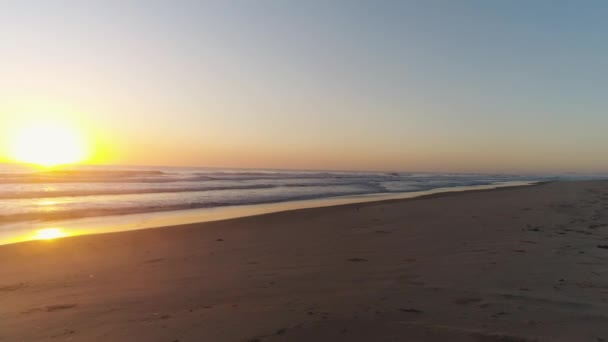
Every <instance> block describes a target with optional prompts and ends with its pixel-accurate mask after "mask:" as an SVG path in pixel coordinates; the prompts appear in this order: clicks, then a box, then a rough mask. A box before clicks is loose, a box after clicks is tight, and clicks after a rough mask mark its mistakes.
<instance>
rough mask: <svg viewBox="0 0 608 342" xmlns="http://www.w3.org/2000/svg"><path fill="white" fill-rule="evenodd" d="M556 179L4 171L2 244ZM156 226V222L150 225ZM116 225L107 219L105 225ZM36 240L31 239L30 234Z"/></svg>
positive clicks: (3, 167) (121, 169)
mask: <svg viewBox="0 0 608 342" xmlns="http://www.w3.org/2000/svg"><path fill="white" fill-rule="evenodd" d="M551 179H556V177H555V176H539V175H525V176H524V175H504V174H452V173H408V172H395V173H393V172H346V171H345V172H337V171H294V170H263V169H260V170H252V169H247V170H243V169H218V168H177V167H137V166H80V167H70V168H61V169H50V170H41V169H32V168H29V167H25V166H19V165H10V164H0V243H3V242H7V241H9V242H10V241H17V240H19V241H22V240H29V239H30V238H27V237H26V236H25V234H26V233H25V231H30V230H34V229H40V227H43V226H53V227H55V226H57V224H55V223H57V222H59V223H61V225H62V226H65V223H66V222H68V221H69V222H72V223H73V222H78V221H77V220H79V219H86V218H97V220H98V225H99V222H103V221H99V218H104V217H113V219H117V217H118V218H120V217H130V216H129V215H134V214H142V213H163V212H165V213H166V212H172V214H173V215H175V214H179V211H185V210H189V211H190V212H191V211H192V210H198V211H199V212H200V211H204V210H205V209H214V208H226V207H230V208H237V207H241V206H252V205H254V206H260V205H264V204H273V203H285V202H301V201H310V200H318V199H328V198H349V197H353V198H354V197H357V196H372V197H373V196H375V195H382V196H386V195H390V194H403V193H419V192H425V191H429V190H433V189H447V190H449V189H450V188H461V187H467V188H469V187H475V186H487V185H509V184H513V185H517V184H524V183H526V182H536V181H544V180H551ZM147 218H148V219H149V216H148V217H147ZM108 220H109V219H106V221H105V222H110V221H108ZM27 234H29V233H27Z"/></svg>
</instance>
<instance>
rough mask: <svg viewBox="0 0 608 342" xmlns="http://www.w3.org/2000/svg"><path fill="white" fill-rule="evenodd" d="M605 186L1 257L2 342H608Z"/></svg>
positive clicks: (458, 198) (364, 209) (450, 197)
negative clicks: (535, 341)
mask: <svg viewBox="0 0 608 342" xmlns="http://www.w3.org/2000/svg"><path fill="white" fill-rule="evenodd" d="M607 210H608V182H555V183H549V184H543V185H538V186H530V187H520V188H503V189H497V190H487V191H473V192H464V193H448V194H441V195H433V196H429V197H423V198H417V199H410V200H395V201H386V202H373V203H359V204H351V205H344V206H335V207H325V208H315V209H303V210H295V211H287V212H280V213H273V214H267V215H261V216H256V217H248V218H241V219H233V220H227V221H219V222H208V223H199V224H191V225H185V226H179V227H168V228H159V229H149V230H141V231H132V232H122V233H111V234H103V235H90V236H80V237H72V238H65V239H58V240H52V241H35V242H27V243H20V244H14V245H7V246H0V260H1V261H0V341H7V342H8V341H10V342H12V341H47V340H48V341H55V340H56V341H66V340H71V341H102V340H103V341H167V342H176V341H179V342H187V341H250V342H253V341H534V340H538V341H608V268H607V266H608V215H607V213H608V211H607Z"/></svg>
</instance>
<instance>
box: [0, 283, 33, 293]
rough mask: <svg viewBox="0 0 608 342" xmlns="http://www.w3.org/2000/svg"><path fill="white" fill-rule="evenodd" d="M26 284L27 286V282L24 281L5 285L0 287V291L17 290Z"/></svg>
mask: <svg viewBox="0 0 608 342" xmlns="http://www.w3.org/2000/svg"><path fill="white" fill-rule="evenodd" d="M26 286H27V284H25V283H19V284H12V285H6V286H2V287H0V292H12V291H17V290H20V289H22V288H24V287H26Z"/></svg>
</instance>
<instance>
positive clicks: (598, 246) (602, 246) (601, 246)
mask: <svg viewBox="0 0 608 342" xmlns="http://www.w3.org/2000/svg"><path fill="white" fill-rule="evenodd" d="M597 248H603V249H608V245H597Z"/></svg>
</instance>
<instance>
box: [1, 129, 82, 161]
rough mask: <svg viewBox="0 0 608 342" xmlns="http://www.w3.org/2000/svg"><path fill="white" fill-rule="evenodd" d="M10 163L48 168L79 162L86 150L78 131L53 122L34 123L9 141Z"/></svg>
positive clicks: (15, 134) (17, 132)
mask: <svg viewBox="0 0 608 342" xmlns="http://www.w3.org/2000/svg"><path fill="white" fill-rule="evenodd" d="M10 145H11V146H10V147H11V148H10V153H11V154H12V157H13V159H14V160H16V161H19V162H24V163H31V164H37V165H40V166H44V167H51V166H56V165H61V164H71V163H76V162H81V161H83V159H85V157H86V155H87V147H86V144H85V141H84V139H83V138H82V137H81V136H80V134H79V132H77V131H76V130H74V129H72V128H71V127H69V126H67V125H62V124H60V123H57V122H37V123H32V124H30V125H27V126H25V127H21V128H19V129H18V130H16V132H15V133H14V135H13V136H12V137H11V139H10Z"/></svg>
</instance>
